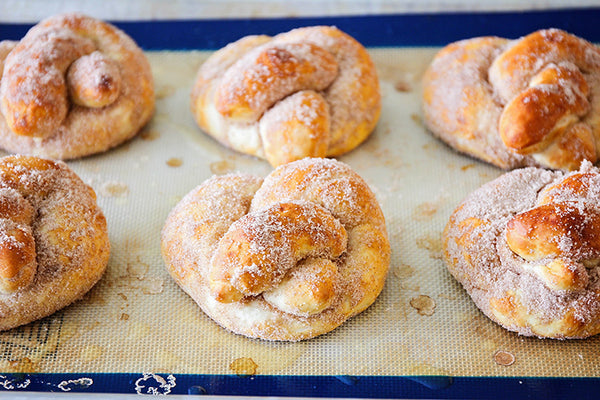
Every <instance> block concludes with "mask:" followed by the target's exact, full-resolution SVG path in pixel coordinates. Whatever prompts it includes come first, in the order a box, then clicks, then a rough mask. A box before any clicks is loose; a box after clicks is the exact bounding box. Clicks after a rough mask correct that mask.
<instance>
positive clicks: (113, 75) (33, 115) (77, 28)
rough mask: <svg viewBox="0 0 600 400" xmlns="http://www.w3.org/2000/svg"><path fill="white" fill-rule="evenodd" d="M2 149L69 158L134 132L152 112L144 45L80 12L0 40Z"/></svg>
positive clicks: (103, 147) (104, 147) (101, 148)
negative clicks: (11, 39)
mask: <svg viewBox="0 0 600 400" xmlns="http://www.w3.org/2000/svg"><path fill="white" fill-rule="evenodd" d="M0 59H1V62H2V63H3V64H4V69H3V71H0V73H1V75H0V77H1V81H0V111H1V112H0V147H1V148H3V149H5V150H7V151H10V152H14V153H23V154H32V155H40V156H46V157H51V158H55V159H72V158H77V157H83V156H87V155H90V154H94V153H99V152H103V151H105V150H107V149H109V148H111V147H114V146H116V145H118V144H120V143H122V142H124V141H126V140H128V139H130V138H131V137H133V136H134V135H135V134H136V133H137V132H138V131H139V130H140V129H141V128H142V127H143V126H144V125H145V124H146V122H148V120H149V119H150V117H151V116H152V114H153V112H154V83H153V78H152V73H151V70H150V64H149V63H148V60H147V59H146V56H145V55H144V54H143V52H142V50H141V49H140V48H139V47H138V46H137V45H136V44H135V42H134V41H133V40H132V39H131V38H130V37H129V36H127V35H126V34H125V33H124V32H122V31H120V30H119V29H117V28H115V27H114V26H112V25H110V24H108V23H105V22H102V21H98V20H96V19H93V18H91V17H87V16H84V15H80V14H64V15H58V16H54V17H51V18H48V19H46V20H44V21H41V22H40V23H39V24H37V25H36V26H34V27H33V28H31V29H30V30H29V32H28V33H27V35H25V37H23V39H21V40H20V41H19V42H9V41H4V42H0Z"/></svg>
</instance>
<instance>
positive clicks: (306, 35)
mask: <svg viewBox="0 0 600 400" xmlns="http://www.w3.org/2000/svg"><path fill="white" fill-rule="evenodd" d="M191 109H192V113H193V114H194V117H195V118H196V121H197V123H198V125H199V126H200V128H202V129H203V130H204V131H205V132H206V133H208V134H209V135H211V136H213V137H214V138H215V139H217V140H218V141H220V142H221V143H223V144H224V145H226V146H229V147H231V148H233V149H235V150H237V151H239V152H242V153H247V154H252V155H254V156H257V157H260V158H264V159H266V160H267V161H269V162H270V163H271V165H273V166H278V165H281V164H285V163H286V162H290V161H294V160H300V159H302V158H304V157H325V156H337V155H340V154H343V153H346V152H348V151H350V150H352V149H354V148H355V147H356V146H358V145H359V144H360V143H362V142H363V141H364V140H365V139H366V138H367V137H368V136H369V134H370V133H371V132H372V131H373V129H374V128H375V125H376V123H377V121H378V119H379V114H380V112H381V95H380V92H379V79H378V78H377V71H376V69H375V65H374V64H373V61H372V60H371V58H370V56H369V54H368V53H367V51H366V50H365V48H364V47H363V46H362V45H361V44H360V43H358V42H357V41H356V40H355V39H353V38H352V37H350V36H349V35H347V34H346V33H344V32H342V31H340V30H339V29H337V28H334V27H328V26H313V27H306V28H299V29H295V30H292V31H290V32H286V33H282V34H279V35H277V36H274V37H269V36H265V35H260V36H247V37H244V38H242V39H240V40H238V41H236V42H234V43H230V44H229V45H227V46H226V47H224V48H223V49H221V50H219V51H217V52H215V53H214V54H213V55H212V56H211V57H210V58H209V59H208V60H207V61H206V62H205V63H204V64H203V65H202V66H201V67H200V70H199V71H198V75H197V77H196V82H195V84H194V88H193V90H192V96H191Z"/></svg>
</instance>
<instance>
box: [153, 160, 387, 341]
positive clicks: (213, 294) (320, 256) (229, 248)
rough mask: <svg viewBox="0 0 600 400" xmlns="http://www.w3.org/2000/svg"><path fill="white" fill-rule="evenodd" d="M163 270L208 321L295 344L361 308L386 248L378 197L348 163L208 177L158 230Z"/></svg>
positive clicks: (382, 274) (383, 269) (374, 291)
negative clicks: (190, 298)
mask: <svg viewBox="0 0 600 400" xmlns="http://www.w3.org/2000/svg"><path fill="white" fill-rule="evenodd" d="M161 243H162V254H163V258H164V260H165V263H166V266H167V269H168V271H169V272H170V274H171V276H172V277H173V278H174V280H175V281H176V282H177V283H178V284H179V286H181V288H182V289H183V290H184V291H185V292H187V293H188V294H189V295H190V296H191V297H192V298H193V299H194V300H195V301H196V302H197V303H198V304H199V305H200V307H201V308H202V310H203V311H204V312H205V313H206V314H207V315H209V316H210V317H211V318H212V319H213V320H215V321H216V322H217V323H218V324H220V325H222V326H223V327H225V328H227V329H229V330H231V331H233V332H235V333H238V334H242V335H246V336H249V337H253V338H262V339H266V340H287V341H296V340H302V339H308V338H311V337H314V336H317V335H320V334H323V333H326V332H329V331H331V330H332V329H334V328H336V327H337V326H339V325H341V324H342V323H343V322H344V321H346V320H347V319H348V318H350V317H352V316H354V315H356V314H358V313H360V312H361V311H363V310H364V309H366V308H367V307H368V306H369V305H371V303H373V301H375V299H376V298H377V296H378V295H379V293H380V291H381V290H382V288H383V284H384V282H385V278H386V274H387V270H388V265H389V258H390V246H389V242H388V238H387V231H386V228H385V220H384V217H383V214H382V212H381V209H380V207H379V205H378V203H377V201H376V199H375V196H374V195H373V193H372V192H371V190H370V189H369V188H368V186H367V185H366V184H365V182H364V181H363V180H362V179H361V178H360V177H359V176H358V175H357V174H356V173H354V172H353V171H352V170H351V169H350V168H349V167H348V166H347V165H345V164H342V163H340V162H338V161H334V160H327V159H304V160H300V161H295V162H291V163H289V164H286V165H283V166H280V167H278V168H276V169H275V171H273V172H272V173H271V174H270V175H269V176H267V177H266V178H265V179H264V180H263V179H261V178H259V177H256V176H252V175H225V176H219V177H214V178H211V179H209V180H208V181H206V182H204V183H203V184H202V185H200V186H199V187H197V188H196V189H194V190H192V191H191V192H190V193H189V194H188V195H186V196H185V197H184V198H183V199H182V200H181V202H180V203H179V204H178V205H177V206H176V207H175V208H174V209H173V210H172V211H171V213H170V214H169V217H168V218H167V221H166V223H165V225H164V228H163V231H162V241H161Z"/></svg>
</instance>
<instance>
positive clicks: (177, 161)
mask: <svg viewBox="0 0 600 400" xmlns="http://www.w3.org/2000/svg"><path fill="white" fill-rule="evenodd" d="M167 165H168V166H169V167H173V168H177V167H181V165H183V160H182V159H181V158H176V157H173V158H169V159H168V160H167Z"/></svg>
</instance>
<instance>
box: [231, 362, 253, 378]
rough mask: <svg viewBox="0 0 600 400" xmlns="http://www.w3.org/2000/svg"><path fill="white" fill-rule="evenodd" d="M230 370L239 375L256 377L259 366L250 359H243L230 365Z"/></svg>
mask: <svg viewBox="0 0 600 400" xmlns="http://www.w3.org/2000/svg"><path fill="white" fill-rule="evenodd" d="M229 368H230V369H231V370H232V371H233V372H235V373H236V374H237V375H242V376H243V375H254V374H256V369H257V368H258V365H257V364H256V363H255V362H254V360H253V359H251V358H250V357H241V358H238V359H235V360H234V361H233V362H232V363H231V364H229Z"/></svg>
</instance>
